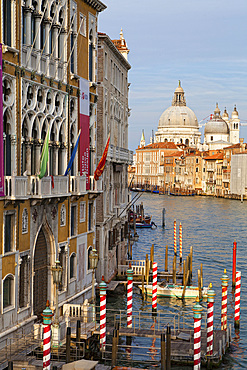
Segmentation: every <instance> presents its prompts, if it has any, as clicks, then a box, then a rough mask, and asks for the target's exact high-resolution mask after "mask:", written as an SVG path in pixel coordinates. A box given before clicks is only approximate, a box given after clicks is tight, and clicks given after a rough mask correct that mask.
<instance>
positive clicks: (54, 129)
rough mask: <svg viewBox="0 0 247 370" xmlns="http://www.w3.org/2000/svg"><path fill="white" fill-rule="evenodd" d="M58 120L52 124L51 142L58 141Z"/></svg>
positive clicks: (54, 119) (54, 120)
mask: <svg viewBox="0 0 247 370" xmlns="http://www.w3.org/2000/svg"><path fill="white" fill-rule="evenodd" d="M57 126H58V125H57V120H56V118H53V120H52V121H51V122H50V140H51V141H58V140H57V138H58V128H57Z"/></svg>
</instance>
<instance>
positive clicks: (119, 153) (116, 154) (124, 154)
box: [108, 145, 133, 164]
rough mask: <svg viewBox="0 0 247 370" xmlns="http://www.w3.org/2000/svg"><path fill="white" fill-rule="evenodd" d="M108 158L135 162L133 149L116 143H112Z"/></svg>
mask: <svg viewBox="0 0 247 370" xmlns="http://www.w3.org/2000/svg"><path fill="white" fill-rule="evenodd" d="M108 159H110V160H113V161H116V162H119V163H128V164H131V163H132V162H133V151H132V150H128V149H125V148H120V147H118V146H115V145H110V147H109V152H108Z"/></svg>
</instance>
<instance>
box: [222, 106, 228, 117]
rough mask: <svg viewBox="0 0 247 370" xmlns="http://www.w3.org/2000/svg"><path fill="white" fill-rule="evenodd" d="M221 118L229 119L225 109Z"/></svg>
mask: <svg viewBox="0 0 247 370" xmlns="http://www.w3.org/2000/svg"><path fill="white" fill-rule="evenodd" d="M222 118H223V119H228V118H229V116H228V113H227V110H226V108H225V110H224V113H223V114H222Z"/></svg>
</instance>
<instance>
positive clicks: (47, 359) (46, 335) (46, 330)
mask: <svg viewBox="0 0 247 370" xmlns="http://www.w3.org/2000/svg"><path fill="white" fill-rule="evenodd" d="M41 316H43V369H45V370H50V368H51V318H52V316H53V313H52V310H51V309H50V303H49V301H47V302H46V309H44V311H43V313H42V314H41Z"/></svg>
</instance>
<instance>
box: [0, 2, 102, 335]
mask: <svg viewBox="0 0 247 370" xmlns="http://www.w3.org/2000/svg"><path fill="white" fill-rule="evenodd" d="M2 3H3V7H2V9H1V34H0V37H1V42H2V44H3V55H2V56H3V63H2V67H3V68H2V69H3V76H2V86H3V113H2V118H3V151H4V185H5V189H4V192H5V196H3V197H2V198H0V219H1V220H2V222H1V225H2V227H1V228H0V238H1V240H2V243H1V246H2V247H1V255H0V277H1V288H0V302H1V306H0V310H1V316H2V320H1V323H0V337H1V340H4V336H5V334H4V332H5V331H6V330H8V335H15V332H16V331H17V330H23V329H24V331H30V328H31V327H32V325H33V323H34V322H35V321H36V320H37V318H40V314H41V312H42V311H43V309H44V308H45V306H46V300H47V299H49V300H50V303H51V307H52V308H54V307H55V303H56V302H55V285H54V284H53V278H52V272H51V266H52V265H54V263H55V261H57V260H59V261H60V264H61V266H62V267H63V273H62V282H61V284H60V288H59V294H58V305H59V307H62V306H63V304H65V303H69V302H81V303H83V301H84V299H85V298H89V297H90V296H91V287H92V286H91V284H92V283H91V282H92V270H91V269H90V265H89V263H88V253H89V251H90V249H91V248H92V246H94V245H95V199H96V197H97V196H98V195H99V194H100V192H101V188H100V183H101V182H100V181H99V182H97V183H95V182H94V180H93V176H92V175H93V169H94V168H95V164H96V158H95V146H96V118H97V115H96V114H97V106H96V97H97V90H96V81H97V63H96V61H97V54H96V50H97V17H98V13H99V12H101V11H103V10H104V9H105V8H106V6H105V5H104V4H103V3H102V2H101V1H99V0H95V1H93V2H92V1H90V0H77V1H74V0H71V1H67V0H62V1H59V2H58V1H53V0H48V1H44V0H25V1H22V2H16V1H13V0H3V2H2ZM80 88H82V89H85V91H84V90H82V89H80ZM85 99H86V100H87V102H88V128H87V126H85V125H84V126H83V125H82V117H81V115H79V114H78V112H79V107H81V105H82V100H83V101H84V100H85ZM80 128H81V129H82V134H81V135H83V136H84V137H87V138H88V143H89V139H90V144H89V145H88V149H87V154H86V156H87V158H88V159H89V158H90V164H89V161H87V163H88V168H86V167H83V169H82V166H81V162H82V160H84V159H85V158H84V157H85V153H84V147H83V146H82V145H81V144H82V143H81V142H80V146H79V150H78V153H77V154H76V157H75V160H74V163H73V165H72V168H71V172H70V175H69V176H64V172H65V169H66V167H67V164H68V161H69V159H70V157H71V154H72V151H73V148H74V146H75V143H76V138H77V134H78V131H79V129H80ZM84 128H85V131H84ZM48 130H49V162H48V166H47V173H46V175H47V176H45V177H43V178H42V179H40V178H39V176H38V174H39V167H40V154H41V151H42V148H43V144H44V139H45V137H46V134H47V132H48ZM89 135H90V137H89ZM83 158H84V159H83Z"/></svg>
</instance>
